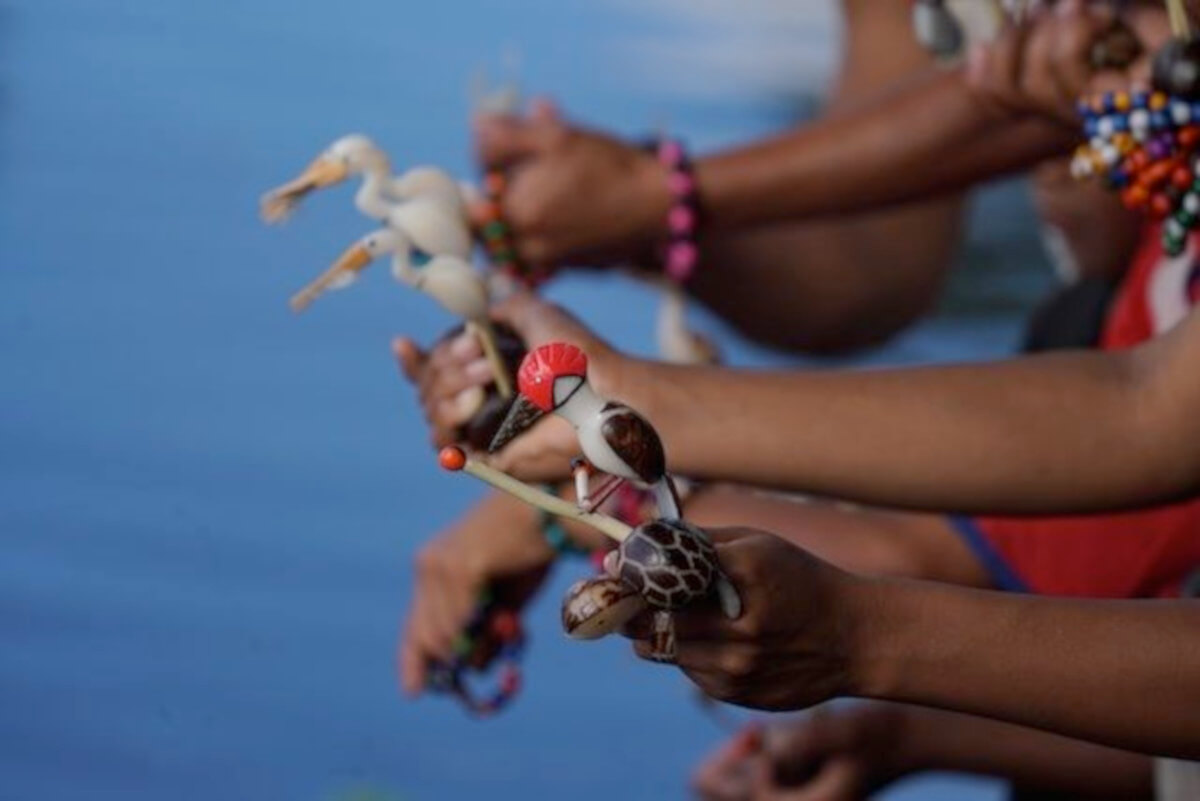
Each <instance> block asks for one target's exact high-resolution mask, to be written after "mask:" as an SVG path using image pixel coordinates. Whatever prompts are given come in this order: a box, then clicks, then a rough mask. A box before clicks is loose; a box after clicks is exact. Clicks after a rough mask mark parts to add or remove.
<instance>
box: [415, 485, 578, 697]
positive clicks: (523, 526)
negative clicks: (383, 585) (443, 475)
mask: <svg viewBox="0 0 1200 801" xmlns="http://www.w3.org/2000/svg"><path fill="white" fill-rule="evenodd" d="M554 557H555V553H554V550H553V549H552V548H551V547H550V546H549V544H547V542H546V540H545V538H544V537H543V536H542V533H541V531H540V529H539V527H538V517H537V515H536V513H535V512H534V511H533V510H532V509H530V508H529V507H527V506H525V505H524V504H522V503H521V502H520V501H517V500H514V499H512V498H509V497H507V496H504V495H493V496H490V497H488V498H487V499H485V500H484V501H483V502H482V503H481V504H479V505H478V506H476V507H475V508H474V509H473V510H471V512H470V513H468V515H467V517H466V518H465V519H463V520H462V521H461V522H459V523H458V524H456V525H455V526H454V527H452V528H451V529H449V530H447V531H445V532H443V533H442V534H439V535H438V536H437V537H435V538H434V539H432V540H430V541H429V542H428V543H426V545H425V546H424V547H423V548H422V549H421V551H420V553H419V554H418V555H417V559H416V572H415V581H414V585H413V586H414V589H413V599H412V606H411V607H410V609H409V613H408V619H407V621H406V622H405V625H404V633H403V635H402V636H401V639H400V643H399V646H398V650H397V657H398V662H399V668H400V681H401V686H402V687H403V689H404V691H405V692H406V693H408V694H410V695H415V694H416V693H419V692H420V691H421V690H422V689H423V688H424V686H425V682H426V679H427V675H428V665H429V662H430V661H435V660H436V661H448V660H449V659H450V658H451V656H452V655H453V653H454V641H455V639H456V638H457V637H458V636H459V634H460V633H461V632H462V631H463V629H464V627H465V626H466V625H467V623H468V622H469V621H470V620H471V617H472V615H474V614H475V610H476V606H477V604H478V602H479V597H480V595H481V593H482V592H483V591H484V589H489V588H490V590H491V591H492V592H493V593H495V594H496V595H497V596H498V597H501V598H503V599H504V601H505V602H506V603H513V604H514V605H516V606H520V605H522V604H523V603H524V602H525V601H527V600H528V599H529V598H530V597H531V596H532V595H533V594H534V593H535V592H536V591H537V589H538V587H539V586H540V585H541V583H542V579H543V578H544V577H545V574H546V570H547V568H549V566H550V564H551V563H552V562H553V561H554Z"/></svg>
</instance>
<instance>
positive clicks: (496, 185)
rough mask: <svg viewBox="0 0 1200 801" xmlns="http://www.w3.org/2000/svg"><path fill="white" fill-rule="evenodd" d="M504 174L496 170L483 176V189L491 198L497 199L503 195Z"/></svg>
mask: <svg viewBox="0 0 1200 801" xmlns="http://www.w3.org/2000/svg"><path fill="white" fill-rule="evenodd" d="M505 183H506V182H505V180H504V173H502V172H498V171H496V170H490V171H489V172H488V174H487V175H485V176H483V188H484V191H486V192H487V193H488V195H490V196H491V197H499V196H500V195H503V194H504V186H505Z"/></svg>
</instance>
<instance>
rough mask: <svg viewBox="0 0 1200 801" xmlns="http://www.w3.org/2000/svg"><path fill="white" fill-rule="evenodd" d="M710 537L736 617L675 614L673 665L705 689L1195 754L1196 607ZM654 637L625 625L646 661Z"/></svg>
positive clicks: (1198, 699)
mask: <svg viewBox="0 0 1200 801" xmlns="http://www.w3.org/2000/svg"><path fill="white" fill-rule="evenodd" d="M709 534H710V535H711V536H712V538H713V539H714V540H715V541H716V543H717V552H718V557H719V559H720V563H721V568H722V570H723V571H724V573H725V575H726V576H727V577H728V578H729V579H730V581H732V582H733V584H734V585H735V586H736V587H737V588H738V590H739V592H740V593H741V596H742V603H743V610H742V614H741V616H740V617H739V618H738V619H737V620H732V621H731V620H729V619H728V618H727V617H726V616H725V615H724V614H722V612H721V610H720V609H719V608H718V607H717V606H716V605H715V604H711V605H702V604H697V605H693V606H689V607H687V608H685V609H682V610H678V611H676V612H674V613H673V619H674V628H675V637H676V661H677V663H678V665H679V666H680V668H682V669H683V671H684V672H685V673H687V674H688V676H689V677H690V678H692V680H693V681H695V682H696V683H697V684H698V685H699V686H700V688H701V689H703V690H704V691H705V692H706V693H708V694H709V695H711V696H713V697H714V698H718V699H721V700H727V701H732V702H734V703H739V704H743V705H747V706H753V707H759V708H764V709H802V708H805V707H809V706H812V705H814V704H817V703H820V702H822V701H825V700H827V699H829V698H834V697H838V696H858V697H868V698H877V699H885V700H893V701H904V702H908V703H914V704H920V705H922V706H930V707H935V708H939V709H946V710H951V711H956V712H963V713H967V714H973V715H980V716H984V717H990V718H994V719H997V720H1003V721H1007V722H1010V723H1015V724H1018V725H1022V726H1029V727H1032V728H1037V729H1041V730H1044V731H1048V732H1055V733H1057V734H1061V735H1064V736H1067V737H1073V738H1079V739H1084V740H1089V741H1092V742H1096V743H1101V744H1104V745H1108V746H1111V747H1115V748H1122V749H1127V750H1131V751H1138V752H1142V753H1151V754H1160V755H1164V756H1174V757H1178V758H1181V759H1193V760H1194V759H1197V758H1200V729H1198V728H1197V726H1196V718H1195V709H1197V707H1198V705H1200V645H1198V644H1197V638H1196V632H1197V631H1200V603H1197V602H1195V601H1083V600H1074V599H1062V598H1042V597H1036V596H1028V595H1016V594H1011V593H1000V592H987V591H980V590H970V589H964V588H960V587H952V586H949V585H944V584H939V583H935V582H923V581H909V580H903V579H875V578H861V577H854V576H851V575H849V574H847V573H844V572H842V571H839V570H836V569H834V568H832V567H830V566H829V565H827V564H824V563H822V562H820V561H819V560H817V559H815V558H813V557H812V556H811V555H809V554H807V553H805V552H803V551H802V550H800V549H797V548H795V547H793V546H791V545H789V544H787V543H785V542H783V541H781V540H780V539H779V538H778V537H775V536H774V535H771V534H766V533H763V532H754V531H748V530H745V529H742V530H737V529H725V530H718V529H710V530H709ZM652 631H653V622H652V621H651V619H650V617H649V616H645V617H641V618H637V619H635V620H634V621H631V623H630V624H629V625H628V627H627V633H628V634H629V635H630V636H632V637H634V638H635V639H637V640H639V642H638V643H637V644H636V647H637V650H638V652H639V653H640V654H642V655H648V654H649V653H650V652H651V651H650V644H649V642H648V639H649V637H650V636H651V633H652Z"/></svg>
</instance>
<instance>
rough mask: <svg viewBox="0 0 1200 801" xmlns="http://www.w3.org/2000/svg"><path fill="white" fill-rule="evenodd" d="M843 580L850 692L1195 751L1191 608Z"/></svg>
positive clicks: (1138, 745)
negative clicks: (846, 584) (847, 591)
mask: <svg viewBox="0 0 1200 801" xmlns="http://www.w3.org/2000/svg"><path fill="white" fill-rule="evenodd" d="M853 583H854V584H855V585H856V586H855V588H854V589H853V590H852V591H851V595H852V596H853V598H852V600H849V601H848V603H847V605H846V606H847V608H848V609H852V610H853V612H851V613H850V615H849V618H848V619H849V620H850V621H851V622H850V623H848V630H850V631H852V632H853V634H852V635H850V638H851V639H852V641H853V643H854V644H853V645H852V646H851V649H850V653H851V654H852V656H851V657H850V663H851V665H852V668H851V671H850V673H851V676H852V678H851V679H850V684H851V685H852V686H851V688H850V689H851V692H852V693H853V694H857V695H862V696H868V697H876V698H887V699H892V700H899V701H906V702H910V703H917V704H922V705H926V706H932V707H937V708H941V709H948V710H954V711H958V712H965V713H968V714H973V715H983V716H985V717H992V718H996V719H998V720H1004V721H1009V722H1011V723H1016V724H1019V725H1022V726H1030V727H1034V728H1038V729H1042V730H1044V731H1049V732H1055V733H1058V734H1061V735H1065V736H1068V737H1073V738H1081V739H1084V740H1090V741H1093V742H1097V743H1103V744H1105V745H1109V746H1112V747H1115V748H1121V749H1128V750H1131V751H1138V752H1142V753H1152V754H1160V755H1171V756H1178V757H1181V758H1184V759H1197V758H1200V725H1197V722H1196V717H1195V710H1196V709H1197V708H1198V707H1197V704H1200V639H1198V638H1197V636H1196V635H1197V632H1200V604H1197V603H1194V602H1189V601H1078V600H1067V599H1057V598H1038V597H1032V596H1021V595H1011V594H1002V593H996V592H984V591H978V590H966V589H961V588H954V587H948V586H945V585H939V584H933V583H925V582H905V581H902V580H888V579H876V580H863V579H856V580H853Z"/></svg>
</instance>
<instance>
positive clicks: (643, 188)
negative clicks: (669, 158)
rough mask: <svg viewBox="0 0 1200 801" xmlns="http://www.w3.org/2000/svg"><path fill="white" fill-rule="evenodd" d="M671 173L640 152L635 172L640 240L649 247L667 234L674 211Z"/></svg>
mask: <svg viewBox="0 0 1200 801" xmlns="http://www.w3.org/2000/svg"><path fill="white" fill-rule="evenodd" d="M669 179H670V171H669V170H668V169H667V168H666V167H665V166H663V165H662V164H661V163H660V162H659V160H658V158H657V156H656V155H655V154H654V153H653V152H640V153H639V154H638V160H637V167H636V169H635V172H634V186H635V193H636V194H635V197H637V198H639V199H640V203H639V204H638V205H639V206H640V208H641V213H640V215H639V216H640V217H641V231H640V238H641V239H642V240H643V241H644V242H645V243H646V244H647V245H648V246H649V245H653V244H654V243H656V242H659V241H661V240H662V238H663V237H664V236H665V235H666V234H667V232H668V229H667V215H668V214H669V213H670V211H671V203H672V195H671V188H670V183H669Z"/></svg>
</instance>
